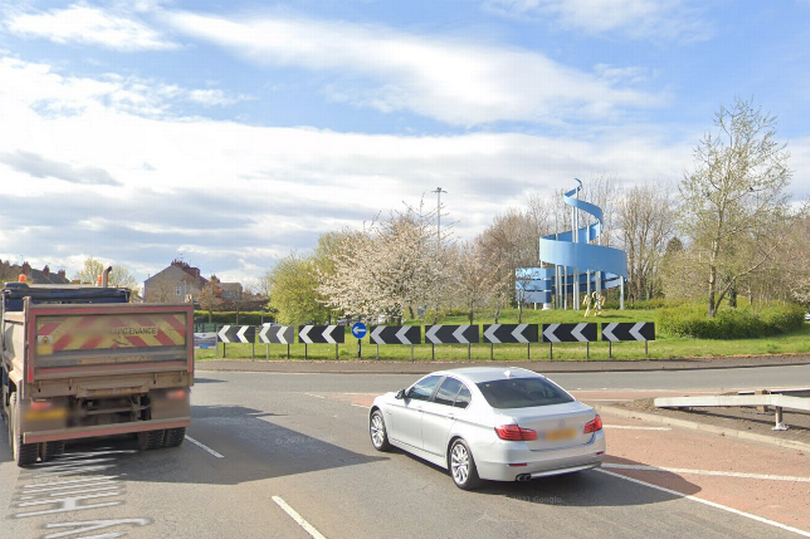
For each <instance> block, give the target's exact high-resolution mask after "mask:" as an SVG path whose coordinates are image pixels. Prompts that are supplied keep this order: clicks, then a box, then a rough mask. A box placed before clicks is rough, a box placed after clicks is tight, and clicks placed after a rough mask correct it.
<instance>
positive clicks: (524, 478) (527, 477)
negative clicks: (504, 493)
mask: <svg viewBox="0 0 810 539" xmlns="http://www.w3.org/2000/svg"><path fill="white" fill-rule="evenodd" d="M531 480H532V474H530V473H522V474H520V475H518V476H517V477H515V481H520V482H521V483H523V482H526V481H531Z"/></svg>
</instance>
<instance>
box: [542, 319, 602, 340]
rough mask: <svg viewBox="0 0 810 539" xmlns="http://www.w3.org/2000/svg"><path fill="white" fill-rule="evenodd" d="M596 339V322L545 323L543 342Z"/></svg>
mask: <svg viewBox="0 0 810 539" xmlns="http://www.w3.org/2000/svg"><path fill="white" fill-rule="evenodd" d="M596 339H597V332H596V324H595V323H585V322H582V323H579V324H543V342H548V343H555V342H594V341H596Z"/></svg>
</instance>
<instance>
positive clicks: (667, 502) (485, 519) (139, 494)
mask: <svg viewBox="0 0 810 539" xmlns="http://www.w3.org/2000/svg"><path fill="white" fill-rule="evenodd" d="M416 378H417V376H415V375H396V374H379V375H378V374H344V375H323V374H274V373H233V372H206V371H201V372H199V373H198V377H197V383H196V385H195V389H194V395H193V404H194V410H193V415H194V419H193V425H192V427H191V428H190V429H189V431H188V435H189V437H190V439H189V440H187V441H186V443H184V444H183V446H181V447H180V448H177V449H169V450H162V451H153V452H148V453H138V452H136V451H134V447H133V442H132V441H131V440H127V439H121V440H106V441H104V442H101V443H90V444H84V445H73V446H69V448H68V449H69V452H68V454H67V455H66V458H64V459H62V460H61V461H58V462H55V463H53V464H46V465H39V466H37V467H33V468H31V469H29V470H24V471H20V470H19V469H17V468H16V466H14V465H13V464H12V463H11V462H10V452H9V449H8V446H7V444H6V443H5V441H0V507H3V508H4V509H5V515H6V519H5V520H4V521H3V523H2V524H0V526H2V528H1V529H2V534H0V536H2V537H14V538H20V539H22V538H29V537H30V538H49V539H57V538H60V537H65V538H69V539H75V538H79V537H94V536H98V537H149V538H152V537H172V538H175V537H176V538H186V537H188V538H192V537H193V538H214V537H216V538H221V537H247V538H251V537H262V538H264V537H271V538H274V537H278V538H293V539H295V538H303V539H306V538H309V537H326V538H329V539H334V538H381V537H386V538H398V537H403V538H408V539H414V538H421V537H426V538H427V537H448V538H454V537H465V538H487V539H489V538H492V537H510V538H512V537H515V538H520V537H527V538H528V537H551V536H553V537H582V538H590V537H594V538H596V537H600V538H601V537H623V538H625V537H630V538H632V537H639V538H642V537H643V538H648V537H751V538H754V537H756V538H767V537H795V536H796V534H795V533H794V532H791V531H790V530H789V529H785V528H784V527H778V526H775V525H773V523H772V522H771V521H769V520H765V521H763V520H761V519H760V520H755V519H752V518H749V517H748V516H745V515H741V514H737V513H735V512H730V511H728V510H724V509H722V508H718V507H715V506H712V505H707V504H705V503H697V502H696V501H694V500H692V499H690V498H688V497H685V496H684V495H682V494H678V493H676V492H675V490H670V489H661V488H651V487H650V486H649V485H648V484H647V483H645V482H642V483H639V482H634V481H631V480H629V479H628V478H627V477H625V476H622V475H620V474H618V473H615V472H613V471H610V469H606V470H605V471H589V472H584V473H581V474H577V475H574V476H569V477H558V478H549V479H546V480H540V481H533V482H531V483H515V484H489V485H486V486H485V487H484V488H482V489H481V490H479V491H477V492H463V491H460V490H458V489H456V488H455V486H453V483H452V480H451V479H450V477H449V476H448V475H447V474H446V473H444V472H443V471H442V470H439V469H437V468H434V467H432V466H429V465H427V464H425V463H423V462H421V461H419V460H417V459H414V458H411V457H409V456H407V455H405V454H402V453H391V454H381V453H377V452H375V451H374V450H373V449H372V448H371V445H370V443H369V441H368V436H367V434H366V422H367V419H366V416H367V411H366V408H365V406H364V403H365V402H367V399H368V398H369V395H370V394H373V393H380V392H383V391H388V390H395V389H398V388H401V387H405V386H406V385H408V384H409V383H410V382H412V381H414V380H415V379H416ZM553 378H554V379H555V380H557V381H558V382H560V383H562V384H563V385H564V386H566V387H568V388H569V389H573V390H587V391H594V390H601V389H604V388H607V389H613V390H615V389H633V390H640V389H657V388H660V389H674V388H679V389H686V388H695V389H698V388H743V387H761V386H766V387H785V386H795V385H797V381H798V382H799V383H801V382H804V385H808V384H807V382H808V381H810V366H807V365H804V366H799V367H788V366H784V367H770V368H761V369H731V370H722V371H712V372H708V371H690V372H654V371H653V372H630V373H627V372H625V373H609V372H601V373H558V374H556V375H555V376H554V377H553ZM611 435H613V434H612V433H610V432H609V436H611ZM194 442H196V444H195V443H194ZM197 444H199V445H197ZM681 483H683V480H681ZM680 487H685V488H682V489H681V491H679V492H682V491H685V492H687V493H690V492H695V491H696V490H698V489H696V488H692V487H693V486H692V485H689V484H686V485H684V484H681V485H680ZM690 488H691V490H690ZM676 490H677V489H676ZM801 492H804V491H801ZM104 534H107V535H104ZM116 534H119V535H116Z"/></svg>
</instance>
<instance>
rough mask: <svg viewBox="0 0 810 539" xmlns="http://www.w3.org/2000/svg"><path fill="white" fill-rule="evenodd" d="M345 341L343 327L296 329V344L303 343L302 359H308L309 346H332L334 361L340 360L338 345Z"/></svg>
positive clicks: (306, 327)
mask: <svg viewBox="0 0 810 539" xmlns="http://www.w3.org/2000/svg"><path fill="white" fill-rule="evenodd" d="M345 341H346V332H345V328H344V327H343V326H335V325H331V326H300V327H299V328H298V342H302V343H304V359H309V348H308V345H310V344H334V345H335V359H339V358H340V353H339V348H340V347H339V345H341V344H343V343H344V342H345Z"/></svg>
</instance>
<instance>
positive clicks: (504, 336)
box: [484, 324, 539, 360]
mask: <svg viewBox="0 0 810 539" xmlns="http://www.w3.org/2000/svg"><path fill="white" fill-rule="evenodd" d="M537 327H538V326H537V324H484V342H488V343H489V359H493V360H494V359H495V345H496V344H516V343H522V344H525V345H526V358H527V359H531V358H532V343H533V342H538V338H539V331H538V329H537Z"/></svg>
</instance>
